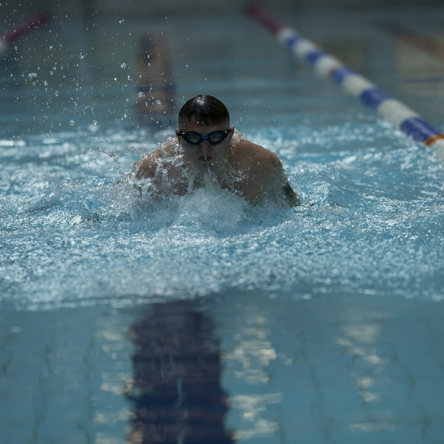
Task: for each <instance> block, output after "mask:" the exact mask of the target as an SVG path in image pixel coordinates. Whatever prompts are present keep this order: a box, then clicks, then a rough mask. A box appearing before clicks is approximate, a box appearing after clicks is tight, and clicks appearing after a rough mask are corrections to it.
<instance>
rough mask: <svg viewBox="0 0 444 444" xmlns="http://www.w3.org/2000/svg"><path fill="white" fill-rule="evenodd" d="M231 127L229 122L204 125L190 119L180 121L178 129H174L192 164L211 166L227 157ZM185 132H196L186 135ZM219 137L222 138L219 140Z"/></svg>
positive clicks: (231, 132)
mask: <svg viewBox="0 0 444 444" xmlns="http://www.w3.org/2000/svg"><path fill="white" fill-rule="evenodd" d="M233 129H234V128H233V127H231V128H229V122H222V123H219V124H216V125H204V124H202V123H200V122H197V121H195V120H194V119H190V120H185V121H182V122H181V125H180V128H179V130H176V136H177V138H178V141H179V143H180V145H181V146H182V147H183V149H184V151H185V153H186V155H187V157H188V158H189V159H190V161H191V162H192V164H193V165H195V166H197V167H207V168H208V167H210V168H211V167H214V166H216V165H218V164H219V163H220V162H222V161H224V160H225V159H226V158H227V156H228V153H229V148H230V142H231V138H232V136H233ZM185 133H198V134H193V135H192V137H188V135H187V134H185ZM199 135H200V136H199ZM207 137H208V138H207ZM187 139H189V140H190V141H191V142H193V143H190V142H189V141H187ZM220 139H222V140H221V141H220V142H219V140H220ZM217 142H219V143H217ZM196 143H198V144H196Z"/></svg>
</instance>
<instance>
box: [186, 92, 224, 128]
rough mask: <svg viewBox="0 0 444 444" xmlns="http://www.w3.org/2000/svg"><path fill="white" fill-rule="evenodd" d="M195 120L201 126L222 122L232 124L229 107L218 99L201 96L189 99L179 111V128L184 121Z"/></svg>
mask: <svg viewBox="0 0 444 444" xmlns="http://www.w3.org/2000/svg"><path fill="white" fill-rule="evenodd" d="M193 118H194V119H195V120H196V121H198V122H199V123H200V124H201V125H217V124H219V123H222V122H228V125H229V124H230V114H229V112H228V109H227V107H226V106H225V105H224V104H223V103H222V102H221V101H220V100H219V99H216V97H213V96H208V95H206V94H200V95H198V96H196V97H193V98H191V99H189V100H188V101H187V102H186V103H185V104H184V105H183V106H182V108H181V109H180V111H179V118H178V121H179V128H180V127H181V126H182V124H183V123H184V121H186V120H190V119H193Z"/></svg>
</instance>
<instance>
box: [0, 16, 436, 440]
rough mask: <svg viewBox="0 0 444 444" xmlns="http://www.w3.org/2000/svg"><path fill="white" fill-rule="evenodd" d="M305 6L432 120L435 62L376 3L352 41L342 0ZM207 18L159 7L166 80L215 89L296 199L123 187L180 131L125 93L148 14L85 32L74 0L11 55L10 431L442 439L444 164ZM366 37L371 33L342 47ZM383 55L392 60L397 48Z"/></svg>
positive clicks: (186, 89)
mask: <svg viewBox="0 0 444 444" xmlns="http://www.w3.org/2000/svg"><path fill="white" fill-rule="evenodd" d="M407 17H409V15H408V14H407ZM303 18H304V20H302V19H300V23H299V25H300V26H302V28H304V27H306V30H305V31H306V32H310V31H311V32H312V33H313V34H314V35H313V34H312V35H311V37H312V38H316V37H317V38H318V39H319V40H320V43H321V44H322V43H326V44H327V45H330V46H331V48H330V49H331V50H332V51H333V50H336V51H338V52H339V54H338V56H339V57H342V56H344V57H345V58H348V57H349V58H350V59H349V60H345V61H346V62H347V63H348V64H350V63H351V64H356V66H353V68H355V69H356V70H360V69H361V70H362V69H364V68H367V70H368V71H369V72H367V73H365V74H366V75H368V76H372V80H373V81H375V82H376V83H378V84H379V85H381V87H383V88H385V87H389V88H391V90H390V93H391V94H393V95H395V96H396V95H397V97H398V98H399V99H400V100H409V101H410V103H409V105H410V106H412V107H416V110H417V111H418V112H420V113H421V114H422V115H423V116H424V117H425V118H427V119H429V120H431V123H432V124H434V125H435V126H437V127H440V128H443V127H444V114H443V111H442V109H441V108H440V107H439V100H438V98H439V97H441V98H442V97H443V96H444V87H443V77H442V74H441V72H442V63H441V64H440V62H436V61H434V60H432V59H430V60H428V59H427V64H426V63H425V62H424V65H421V66H420V67H417V66H415V65H413V67H410V65H409V63H408V62H405V63H404V65H403V60H404V59H403V58H402V57H403V56H404V57H405V55H404V54H403V53H402V51H405V50H406V49H405V48H404V47H401V48H398V47H397V46H396V45H397V43H396V42H394V41H393V40H392V39H393V37H390V36H387V35H383V34H382V33H381V31H378V30H377V29H376V28H374V27H372V25H371V17H370V18H367V19H363V18H361V20H363V23H361V25H362V27H361V28H360V29H361V31H362V30H363V31H362V34H360V35H361V39H362V41H361V42H359V44H357V43H356V41H355V37H356V30H355V29H354V28H353V26H356V24H355V23H356V17H354V16H351V17H348V16H347V15H344V16H343V19H342V20H344V22H341V21H340V20H338V21H337V23H336V22H335V26H336V28H335V26H333V27H332V28H331V29H330V30H329V32H330V33H331V35H328V33H327V31H326V28H325V27H322V26H321V25H322V20H324V21H325V23H327V19H328V17H327V16H326V17H323V16H321V17H317V18H316V20H314V19H313V18H310V17H308V16H306V15H304V17H303ZM347 19H348V21H347ZM287 20H292V19H291V18H290V19H288V18H287ZM293 20H294V24H295V26H297V22H296V17H294V18H293ZM197 23H199V27H198V26H197ZM204 23H205V24H204V25H202V24H201V22H200V21H197V20H194V19H187V20H184V19H168V18H166V19H165V22H164V23H158V22H156V23H153V24H152V28H151V29H154V30H157V31H158V32H162V33H164V34H165V36H166V38H167V41H168V43H169V47H170V51H171V57H172V64H173V73H174V76H175V80H176V84H177V101H178V102H179V103H182V102H183V101H184V100H185V99H186V98H188V97H191V96H192V95H194V94H196V93H199V92H206V93H210V94H213V95H216V96H217V97H219V98H221V99H222V100H223V101H224V102H225V103H226V104H227V105H228V107H229V108H230V110H231V114H232V120H233V124H234V125H235V126H236V127H237V128H238V129H239V130H240V131H241V132H242V133H244V134H245V135H246V136H247V137H248V138H249V139H250V140H252V141H254V142H256V143H259V144H261V145H263V146H265V147H267V148H269V149H271V150H272V151H274V152H276V153H277V154H278V155H279V156H280V158H281V160H282V163H283V165H284V168H285V169H286V171H287V174H288V176H289V179H290V182H291V184H292V185H293V187H294V188H295V189H296V190H297V191H298V193H299V194H300V196H301V199H302V205H301V206H300V207H297V208H294V209H279V208H274V207H272V206H271V207H267V208H251V207H249V206H248V205H247V204H245V203H244V202H243V201H242V200H239V199H238V198H237V197H235V196H234V195H232V194H230V193H229V192H227V191H223V190H213V189H203V190H199V191H197V192H195V193H194V194H192V195H189V196H186V197H181V198H173V199H171V200H169V201H167V202H163V203H153V202H149V201H144V200H141V199H140V198H139V197H138V196H136V195H134V193H133V191H132V189H131V187H130V186H129V185H128V182H127V178H126V175H127V173H128V172H129V171H130V170H131V168H132V165H133V163H134V162H135V161H136V160H138V159H139V158H140V157H141V156H142V155H143V153H144V152H149V151H151V150H153V149H155V147H156V146H157V144H158V142H159V141H160V140H163V139H164V138H165V137H167V136H169V135H171V134H172V131H173V128H166V129H162V130H152V129H149V128H146V127H139V126H138V125H137V122H136V119H135V117H134V107H133V104H134V70H135V67H134V60H133V58H132V57H131V56H130V55H128V53H129V51H128V48H129V47H131V44H133V43H134V39H135V38H136V36H137V35H138V33H139V32H143V31H144V30H145V26H146V25H145V24H144V23H139V22H137V21H136V22H135V21H128V20H126V21H125V20H116V21H115V22H112V23H110V22H103V23H98V24H96V25H95V26H94V27H92V29H88V30H87V31H86V32H84V33H83V37H82V39H79V40H78V41H72V40H70V39H69V37H68V35H70V34H67V35H65V34H64V33H63V31H62V28H63V26H65V28H70V27H71V28H72V29H71V30H70V29H68V30H67V31H75V32H77V33H79V31H80V30H81V29H82V30H83V29H84V26H83V25H82V24H78V23H74V24H54V25H53V26H54V27H53V31H52V32H53V35H52V39H50V38H49V37H48V35H46V34H45V33H44V32H43V31H42V32H40V33H39V35H38V36H37V37H36V40H33V41H32V42H28V46H29V47H28V46H23V47H22V48H18V49H17V54H16V56H15V58H14V57H11V59H10V60H8V62H7V64H5V65H4V66H3V67H2V74H1V75H2V82H3V88H2V91H1V96H2V103H4V106H3V108H2V112H1V113H2V120H4V121H5V123H6V124H5V125H2V127H1V129H0V165H1V166H0V168H1V179H0V208H1V228H2V237H1V240H0V244H1V251H2V254H1V257H0V307H1V311H0V325H1V327H0V343H1V355H0V359H1V373H0V403H1V406H2V411H3V412H6V413H5V414H2V419H1V420H0V421H1V430H2V435H3V436H4V437H5V439H6V440H7V441H8V442H36V443H37V442H42V443H43V442H73V443H77V442H106V443H111V442H122V440H124V439H125V437H127V438H128V437H129V438H128V439H129V440H130V441H131V442H158V441H156V440H155V437H156V436H157V435H158V434H159V436H160V435H162V434H163V438H164V439H165V436H169V438H170V439H171V440H172V441H168V442H182V441H180V439H182V438H183V437H184V436H188V437H193V439H195V440H197V437H198V436H200V437H202V436H203V437H204V438H201V441H199V442H206V443H210V442H233V440H236V442H248V443H250V442H251V443H256V442H257V443H294V442H304V443H305V442H307V443H308V442H310V443H313V442H319V443H323V442H326V443H330V442H341V443H345V442H357V441H359V442H369V443H370V442H371V443H373V442H439V440H440V438H441V436H442V434H443V432H444V411H443V409H442V407H441V404H442V403H441V399H442V396H443V395H444V355H443V351H444V350H443V346H442V343H441V340H440V338H441V337H442V335H443V333H444V331H443V330H444V328H443V326H442V322H441V319H442V315H443V313H444V309H443V303H444V301H443V298H444V292H443V290H442V288H443V286H444V263H443V257H444V242H443V240H444V212H443V210H444V193H443V191H444V185H443V183H444V170H443V166H442V165H441V164H440V163H439V161H438V159H437V157H436V156H435V155H434V152H433V149H432V148H427V147H423V146H420V145H417V144H415V143H414V142H412V141H410V140H409V139H407V138H406V137H405V136H404V135H402V134H401V133H400V132H398V131H397V130H395V129H394V128H393V127H392V126H391V125H390V124H388V123H386V122H384V121H383V120H382V119H381V118H380V117H379V116H377V115H376V114H373V113H371V112H370V111H368V110H365V109H363V108H362V106H361V105H360V104H359V103H358V102H357V101H355V99H354V98H351V97H347V96H344V95H343V93H342V92H341V91H340V90H338V89H337V88H336V86H335V85H334V84H330V83H328V80H324V79H319V78H316V77H315V76H313V74H312V72H311V71H310V69H309V68H308V67H306V66H302V65H300V64H299V63H298V62H296V61H294V60H293V59H291V57H290V56H289V55H288V54H286V53H285V51H284V50H283V49H282V48H281V47H279V46H278V45H277V43H276V42H275V41H274V40H272V39H271V38H270V36H269V35H267V34H266V33H265V32H264V31H263V30H261V29H260V28H259V27H258V26H257V25H255V24H254V23H251V22H250V21H248V19H247V18H244V17H240V18H230V20H229V21H227V22H224V24H226V23H229V25H224V26H222V24H221V23H220V22H218V20H217V19H216V18H212V19H210V18H208V19H207V20H206V21H205V22H204ZM313 23H316V24H317V25H316V26H311V25H310V24H313ZM343 23H348V24H349V25H350V26H349V27H348V28H347V27H346V26H345V27H344V26H343ZM62 25H63V26H62ZM417 26H419V25H417ZM347 29H348V31H347V32H346V31H344V30H347ZM210 31H211V32H210ZM202 32H203V33H204V34H205V35H207V36H208V38H207V39H205V41H202V38H201V33H202ZM184 35H185V36H186V38H183V36H184ZM54 36H56V37H54ZM110 36H111V38H110ZM332 36H334V37H335V38H332ZM53 39H55V40H53ZM107 39H108V40H107ZM104 40H106V41H107V42H108V46H106V45H105V43H104ZM381 42H383V43H384V44H385V45H384V49H383V50H382V51H381V54H380V58H378V57H377V55H375V52H376V51H375V49H376V47H379V45H380V44H381ZM33 45H34V47H35V46H36V47H37V48H39V49H40V52H39V54H40V55H41V58H40V59H37V60H36V58H35V55H34V56H33V54H34V52H33V48H32V46H33ZM362 45H364V46H366V48H367V49H368V47H370V49H371V50H372V49H373V50H374V51H371V50H370V51H367V52H366V54H368V53H370V54H371V56H372V57H370V56H367V55H365V57H368V58H365V60H364V55H362V54H359V55H356V52H357V51H360V48H361V46H362ZM34 49H35V48H34ZM28 52H29V54H28ZM215 54H217V57H216V56H215ZM390 55H391V56H392V58H396V57H399V59H400V61H399V62H398V63H399V66H398V65H395V66H394V62H393V61H391V62H390V66H389V67H388V68H387V63H386V62H387V60H388V58H389V56H390ZM397 69H399V70H401V69H403V71H402V72H401V73H399V72H398V71H397ZM11 79H12V80H13V81H12V80H11ZM412 84H413V85H420V87H415V88H413V87H409V85H412ZM431 91H433V97H432V98H431V97H430V96H432V92H431ZM178 418H179V419H178ZM185 418H187V419H185ZM190 418H194V420H191V419H190ZM141 436H144V437H145V438H144V439H145V440H144V441H142V440H141ZM171 437H173V438H171ZM181 437H182V438H181ZM187 439H191V438H187ZM202 439H203V440H202ZM185 442H187V441H185ZM190 442H195V441H190ZM196 442H197V441H196Z"/></svg>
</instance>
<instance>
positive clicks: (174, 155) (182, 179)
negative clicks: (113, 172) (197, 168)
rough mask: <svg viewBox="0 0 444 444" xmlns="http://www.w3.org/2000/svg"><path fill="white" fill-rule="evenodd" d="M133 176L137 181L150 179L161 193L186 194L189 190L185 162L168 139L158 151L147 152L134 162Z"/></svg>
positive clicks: (152, 184) (137, 186)
mask: <svg viewBox="0 0 444 444" xmlns="http://www.w3.org/2000/svg"><path fill="white" fill-rule="evenodd" d="M132 175H133V177H134V178H135V179H136V185H135V186H136V188H138V189H139V190H140V191H141V187H140V186H139V185H137V181H144V179H148V180H149V183H150V184H151V186H152V187H154V188H152V189H154V190H156V193H158V194H159V195H168V194H176V195H184V194H186V193H187V191H188V179H187V177H186V175H185V174H184V163H183V160H182V158H181V156H180V153H179V152H178V151H177V147H176V145H175V144H174V143H173V142H171V141H167V142H165V143H164V144H162V146H161V147H160V148H158V149H157V150H156V151H154V152H152V153H150V154H147V155H146V156H145V157H144V158H142V159H141V160H139V161H138V162H136V163H135V164H134V167H133V171H132Z"/></svg>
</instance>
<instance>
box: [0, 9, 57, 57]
mask: <svg viewBox="0 0 444 444" xmlns="http://www.w3.org/2000/svg"><path fill="white" fill-rule="evenodd" d="M48 21H49V16H48V15H46V14H45V13H41V14H39V15H37V16H35V17H33V18H31V19H29V20H28V21H27V22H25V23H23V24H21V25H19V26H17V27H15V28H14V29H11V30H10V31H8V32H6V33H5V34H3V35H2V36H0V58H2V57H6V56H7V55H8V52H9V50H10V49H11V47H12V45H13V44H14V43H15V42H16V41H17V40H19V39H20V38H21V37H23V36H25V35H27V34H29V33H30V32H31V31H32V30H34V29H37V28H40V27H41V26H43V25H45V24H46V23H48Z"/></svg>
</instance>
